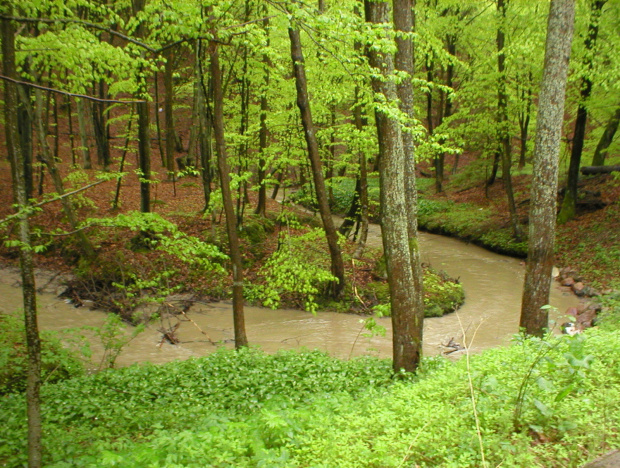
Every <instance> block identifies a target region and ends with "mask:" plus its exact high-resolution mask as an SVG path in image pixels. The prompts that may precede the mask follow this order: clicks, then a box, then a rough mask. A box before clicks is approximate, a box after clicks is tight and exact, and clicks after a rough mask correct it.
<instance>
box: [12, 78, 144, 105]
mask: <svg viewBox="0 0 620 468" xmlns="http://www.w3.org/2000/svg"><path fill="white" fill-rule="evenodd" d="M0 79H2V80H5V81H10V82H11V83H15V84H19V85H23V86H30V87H31V88H36V89H42V90H43V91H51V92H53V93H57V94H63V95H65V96H71V97H76V98H82V99H88V100H90V101H96V102H111V103H115V104H137V103H140V102H146V101H133V100H127V101H120V100H118V99H103V98H98V97H94V96H89V95H88V94H77V93H70V92H69V91H63V90H62V89H56V88H48V87H46V86H41V85H38V84H34V83H29V82H28V81H19V80H16V79H14V78H9V77H8V76H4V75H0Z"/></svg>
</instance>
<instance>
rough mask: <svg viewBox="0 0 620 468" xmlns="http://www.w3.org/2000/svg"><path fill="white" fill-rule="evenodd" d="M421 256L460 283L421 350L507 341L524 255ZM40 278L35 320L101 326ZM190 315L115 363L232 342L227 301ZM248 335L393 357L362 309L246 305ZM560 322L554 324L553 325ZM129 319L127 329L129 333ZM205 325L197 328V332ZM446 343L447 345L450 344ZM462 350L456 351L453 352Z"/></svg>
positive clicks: (266, 342) (0, 287)
mask: <svg viewBox="0 0 620 468" xmlns="http://www.w3.org/2000/svg"><path fill="white" fill-rule="evenodd" d="M368 245H370V246H374V247H380V246H381V230H380V227H379V226H378V225H371V226H370V229H369V234H368ZM420 249H421V254H422V261H423V262H424V263H429V264H431V265H432V266H433V268H435V269H437V270H444V271H445V272H447V273H448V274H449V275H450V276H451V277H454V278H459V280H460V281H461V283H462V284H463V287H464V289H465V304H464V305H463V306H462V307H461V308H460V309H459V310H458V312H456V313H452V314H448V315H445V316H443V317H436V318H428V319H425V321H424V355H425V356H430V355H436V354H440V353H442V352H444V351H446V348H445V347H444V346H443V345H444V344H447V343H448V342H449V341H450V340H451V339H452V340H453V342H456V343H459V344H465V343H467V345H469V347H470V350H471V351H472V352H479V351H481V350H484V349H487V348H491V347H494V346H499V345H503V344H507V343H509V341H510V338H511V336H512V335H513V334H514V333H516V332H517V331H518V325H519V314H520V303H521V294H522V288H523V275H524V271H525V265H524V264H523V262H522V261H521V260H518V259H514V258H510V257H506V256H503V255H498V254H495V253H492V252H489V251H486V250H484V249H482V248H480V247H477V246H475V245H472V244H466V243H464V242H462V241H460V240H457V239H452V238H449V237H444V236H438V235H434V234H427V233H420ZM41 286H45V288H44V291H42V292H40V293H39V295H38V299H39V302H38V304H39V326H40V328H41V329H42V330H63V329H67V328H74V327H75V328H77V327H82V326H95V327H97V326H101V325H102V324H103V323H104V321H105V317H106V313H105V312H103V311H99V310H91V309H89V308H88V307H80V308H75V307H73V306H72V305H71V304H67V303H65V302H64V301H63V300H61V299H58V298H57V297H56V292H57V289H58V287H59V285H58V283H57V281H55V280H54V278H53V276H52V275H51V274H50V273H40V274H38V275H37V287H41ZM550 302H551V305H552V306H553V307H555V308H556V309H557V310H556V311H552V312H551V314H550V319H551V320H557V319H558V318H559V322H560V323H561V321H562V316H563V315H564V314H565V311H566V310H567V309H568V308H569V307H576V306H578V304H579V299H578V298H577V297H576V296H574V295H573V294H572V293H566V292H562V291H561V290H560V289H559V286H558V283H556V282H553V285H552V291H551V299H550ZM21 308H22V295H21V289H20V287H19V272H18V270H17V269H11V268H2V269H0V313H14V312H15V311H16V310H20V309H21ZM187 316H188V317H189V318H190V319H191V321H189V320H183V321H182V322H181V325H180V326H179V328H178V330H177V332H176V335H177V337H178V338H179V339H180V341H181V343H180V344H178V345H171V344H169V343H167V342H162V339H161V333H160V332H158V331H157V329H158V328H159V327H160V324H159V323H154V324H152V325H149V326H148V327H147V329H146V330H145V331H144V332H143V333H141V334H140V335H138V336H137V337H136V338H135V339H134V340H133V341H131V343H129V344H128V345H127V346H126V347H125V348H124V349H123V351H122V353H121V354H120V356H119V358H118V360H117V365H119V366H126V365H130V364H133V363H136V362H146V361H150V362H152V363H164V362H168V361H173V360H176V359H187V358H189V357H192V356H202V355H205V354H208V353H211V352H213V351H214V350H216V349H217V346H215V345H213V344H211V343H210V342H209V341H208V340H207V337H206V336H205V334H206V335H207V336H208V337H209V338H210V339H211V340H212V341H214V342H216V343H219V344H218V346H226V347H231V348H232V347H233V344H232V338H233V324H232V304H231V303H229V302H218V303H211V304H204V303H197V304H195V305H194V306H192V308H191V309H190V311H189V312H188V314H187ZM245 320H246V331H247V336H248V339H249V341H250V344H251V345H254V346H259V347H261V348H262V349H263V350H264V351H266V352H275V351H277V350H279V349H292V348H300V347H306V348H309V349H315V348H318V349H322V350H325V351H327V352H329V353H330V354H331V355H333V356H336V357H339V358H345V359H346V358H349V357H352V356H360V355H375V356H380V357H386V358H387V357H391V355H392V344H391V323H390V319H389V318H381V319H377V322H378V323H379V324H380V325H382V326H383V327H385V329H386V333H385V336H372V337H369V336H365V335H366V334H367V331H366V330H364V329H363V327H362V323H361V322H362V321H363V320H364V317H362V316H359V315H352V314H342V313H335V312H318V313H317V314H316V315H312V314H311V313H308V312H303V311H299V310H289V309H278V310H271V309H265V308H260V307H247V306H246V307H245ZM558 328H559V325H556V326H555V329H556V331H557V330H558ZM130 329H131V327H127V330H126V333H127V335H129V334H130ZM201 330H202V332H201ZM96 341H97V340H96V339H93V340H92V346H91V347H92V350H93V353H94V354H93V362H97V360H98V359H100V356H101V354H102V352H103V349H102V346H101V344H100V343H97V342H96ZM449 350H451V349H449ZM461 353H462V351H458V352H454V353H452V354H451V355H452V356H458V355H459V354H461Z"/></svg>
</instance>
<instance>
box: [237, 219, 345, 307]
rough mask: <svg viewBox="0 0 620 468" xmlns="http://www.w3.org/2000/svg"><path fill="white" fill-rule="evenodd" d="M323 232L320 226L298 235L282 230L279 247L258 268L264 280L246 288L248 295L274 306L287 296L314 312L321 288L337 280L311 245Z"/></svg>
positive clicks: (325, 258)
mask: <svg viewBox="0 0 620 468" xmlns="http://www.w3.org/2000/svg"><path fill="white" fill-rule="evenodd" d="M323 236H324V234H323V232H322V231H321V230H319V229H315V230H312V231H309V232H307V233H306V234H303V235H300V236H291V235H290V234H289V233H288V231H285V233H284V234H283V235H282V236H281V237H280V245H279V248H278V250H277V251H276V252H274V253H273V254H272V255H271V256H270V257H269V259H268V260H267V262H266V263H265V265H264V266H263V267H262V268H261V269H260V270H259V276H261V277H262V278H264V282H263V283H262V284H255V285H252V287H251V288H247V289H248V292H247V294H248V297H249V298H250V299H253V298H255V299H258V300H260V301H261V303H262V304H263V306H265V307H271V308H274V309H275V308H277V307H278V306H279V305H280V303H281V301H282V300H283V299H286V300H287V302H293V303H295V304H298V303H300V304H301V305H303V307H304V308H305V309H306V310H308V311H310V312H315V311H316V310H317V308H318V304H317V302H316V299H317V297H318V296H319V294H320V292H321V289H322V288H323V287H325V286H326V285H327V284H328V283H329V282H331V281H335V280H336V278H335V277H334V275H332V274H331V272H330V271H329V269H328V266H327V265H328V259H327V257H326V254H325V253H324V252H323V251H321V250H315V249H314V248H313V246H314V245H316V244H317V243H318V242H321V240H322V238H323Z"/></svg>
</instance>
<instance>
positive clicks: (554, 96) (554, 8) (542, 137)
mask: <svg viewBox="0 0 620 468" xmlns="http://www.w3.org/2000/svg"><path fill="white" fill-rule="evenodd" d="M574 14H575V12H574V0H551V8H550V10H549V20H548V25H547V44H546V51H545V66H544V70H543V79H542V84H541V90H540V96H539V106H538V119H537V123H536V141H535V147H534V180H533V181H532V195H531V197H532V198H531V202H530V227H529V240H528V259H527V267H526V271H525V284H524V288H523V301H522V304H521V320H520V325H519V326H520V327H521V328H524V329H525V331H526V333H528V334H530V335H537V336H542V335H543V334H544V332H545V329H546V328H547V327H548V319H549V317H548V315H549V314H548V310H547V309H546V308H543V306H545V305H547V304H548V303H549V289H550V288H551V269H552V267H553V247H554V242H555V221H556V205H557V187H558V160H559V153H560V137H561V136H562V122H563V117H564V100H565V94H566V77H567V73H568V62H569V57H570V51H571V42H572V38H573V22H574Z"/></svg>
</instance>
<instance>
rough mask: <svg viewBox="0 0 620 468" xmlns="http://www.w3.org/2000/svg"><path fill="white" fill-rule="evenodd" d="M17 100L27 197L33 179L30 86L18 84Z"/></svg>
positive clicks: (29, 195) (32, 186)
mask: <svg viewBox="0 0 620 468" xmlns="http://www.w3.org/2000/svg"><path fill="white" fill-rule="evenodd" d="M18 94H19V102H18V112H17V122H18V130H19V137H20V145H19V148H20V149H21V156H22V161H23V165H24V178H25V183H26V194H27V196H28V199H30V198H32V194H33V190H34V181H33V180H34V179H33V174H32V115H31V109H30V88H29V87H27V86H20V87H19V88H18Z"/></svg>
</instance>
